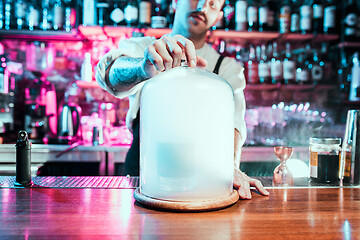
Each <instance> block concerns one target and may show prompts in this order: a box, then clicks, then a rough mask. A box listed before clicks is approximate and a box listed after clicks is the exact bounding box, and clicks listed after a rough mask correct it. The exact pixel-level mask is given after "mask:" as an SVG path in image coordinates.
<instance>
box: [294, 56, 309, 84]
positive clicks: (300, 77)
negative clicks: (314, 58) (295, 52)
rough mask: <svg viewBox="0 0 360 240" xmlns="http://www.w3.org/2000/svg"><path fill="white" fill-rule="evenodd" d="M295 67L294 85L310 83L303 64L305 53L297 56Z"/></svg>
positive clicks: (306, 69)
mask: <svg viewBox="0 0 360 240" xmlns="http://www.w3.org/2000/svg"><path fill="white" fill-rule="evenodd" d="M296 65H297V66H296V83H298V84H308V83H309V82H310V74H309V70H308V67H307V66H306V64H305V53H303V52H302V53H300V54H299V57H298V59H297V64H296Z"/></svg>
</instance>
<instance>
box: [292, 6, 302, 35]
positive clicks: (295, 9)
mask: <svg viewBox="0 0 360 240" xmlns="http://www.w3.org/2000/svg"><path fill="white" fill-rule="evenodd" d="M298 2H299V1H297V0H292V1H291V17H290V19H291V23H290V32H292V33H298V32H300V11H299V9H300V4H299V3H298Z"/></svg>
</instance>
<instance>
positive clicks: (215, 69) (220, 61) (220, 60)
mask: <svg viewBox="0 0 360 240" xmlns="http://www.w3.org/2000/svg"><path fill="white" fill-rule="evenodd" d="M224 58H225V57H224V56H223V55H220V56H219V58H218V60H217V62H216V65H215V68H214V71H213V73H215V74H219V69H220V65H221V63H222V61H223V60H224Z"/></svg>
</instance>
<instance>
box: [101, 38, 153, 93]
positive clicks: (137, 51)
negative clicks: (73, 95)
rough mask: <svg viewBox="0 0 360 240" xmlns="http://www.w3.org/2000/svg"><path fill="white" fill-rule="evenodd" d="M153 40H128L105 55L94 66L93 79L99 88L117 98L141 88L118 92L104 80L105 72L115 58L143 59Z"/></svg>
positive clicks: (136, 87)
mask: <svg viewBox="0 0 360 240" xmlns="http://www.w3.org/2000/svg"><path fill="white" fill-rule="evenodd" d="M153 40H154V38H153V37H145V38H129V39H124V40H121V41H120V42H119V48H118V49H114V50H111V51H110V52H108V53H106V54H105V55H104V56H103V57H102V58H101V59H100V61H99V62H98V64H97V66H96V72H95V79H96V81H97V83H98V84H99V86H100V87H101V88H103V89H104V90H106V91H108V92H109V93H111V94H112V95H114V96H115V97H118V98H125V97H127V96H129V95H133V94H135V93H136V92H137V91H138V90H139V88H140V87H141V86H138V85H137V86H135V87H133V88H131V89H130V90H128V91H124V92H119V91H115V89H113V88H112V87H110V86H109V85H108V84H107V83H106V80H105V77H106V71H107V69H108V68H109V66H110V65H111V63H113V62H114V61H115V60H116V59H117V58H119V57H121V56H128V57H134V58H138V57H144V50H145V48H146V47H147V46H148V45H149V44H150V43H151V42H152V41H153Z"/></svg>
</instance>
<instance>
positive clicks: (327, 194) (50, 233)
mask: <svg viewBox="0 0 360 240" xmlns="http://www.w3.org/2000/svg"><path fill="white" fill-rule="evenodd" d="M94 179H95V178H94ZM117 179H118V180H121V181H123V180H124V181H125V182H126V181H128V180H129V178H128V180H127V179H126V178H125V177H118V178H117ZM0 180H1V179H0ZM68 180H69V181H70V182H71V181H72V180H71V178H68ZM95 180H96V179H95ZM100 180H101V181H102V182H106V181H108V182H110V180H111V181H112V182H114V181H115V180H114V177H113V178H112V179H110V178H108V179H105V178H102V179H100ZM130 180H131V181H132V183H129V181H128V183H129V184H127V185H126V184H125V185H124V184H123V185H122V186H120V187H116V188H115V187H99V185H97V186H95V185H93V187H90V188H86V187H81V186H80V187H79V186H77V187H73V188H71V187H70V188H62V187H57V188H54V187H49V186H48V187H34V188H13V187H9V186H7V185H6V184H5V183H4V181H3V182H1V181H0V183H1V184H0V201H1V205H0V210H1V211H0V212H1V217H0V239H216V240H217V239H360V188H359V187H336V186H333V187H322V186H317V187H313V186H312V187H311V186H309V187H293V188H273V187H267V189H268V190H269V192H270V196H268V197H264V196H260V195H258V194H257V193H256V192H254V191H253V192H252V196H253V198H252V200H239V201H238V202H237V203H236V204H235V205H233V206H231V207H228V208H225V209H222V210H218V211H212V212H200V213H175V212H162V211H156V210H151V209H147V208H144V207H142V206H141V205H139V204H138V203H137V202H135V200H134V198H133V192H134V187H136V185H137V182H138V181H137V179H135V180H136V181H133V180H134V179H130ZM51 181H53V182H54V181H58V180H56V179H55V180H51ZM51 181H50V180H49V181H48V183H49V182H51ZM89 181H90V180H89ZM92 181H94V180H92ZM109 184H110V183H109ZM108 186H110V185H108Z"/></svg>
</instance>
